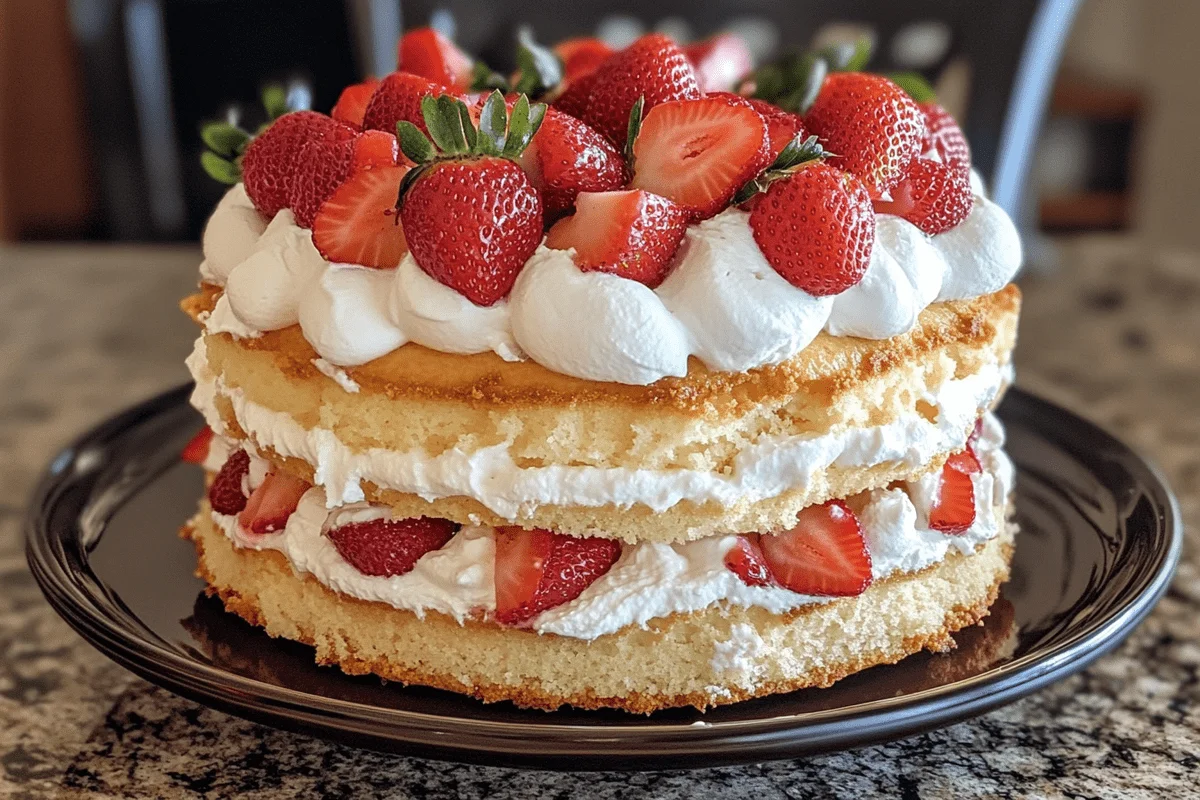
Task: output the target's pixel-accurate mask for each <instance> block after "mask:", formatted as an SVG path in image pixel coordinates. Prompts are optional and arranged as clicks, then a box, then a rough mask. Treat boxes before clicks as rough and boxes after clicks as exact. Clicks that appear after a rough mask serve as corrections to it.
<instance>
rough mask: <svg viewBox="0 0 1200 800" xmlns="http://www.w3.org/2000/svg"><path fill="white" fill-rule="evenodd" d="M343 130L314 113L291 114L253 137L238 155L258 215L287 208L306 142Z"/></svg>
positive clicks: (273, 214) (285, 115)
mask: <svg viewBox="0 0 1200 800" xmlns="http://www.w3.org/2000/svg"><path fill="white" fill-rule="evenodd" d="M343 131H351V132H352V129H350V128H349V127H348V126H346V125H343V124H342V123H340V122H338V121H337V120H335V119H333V118H332V117H327V116H325V115H324V114H318V113H317V112H316V111H293V112H292V113H290V114H284V115H283V116H281V117H280V118H279V119H277V120H275V121H274V122H272V123H271V126H270V127H269V128H267V129H266V130H265V131H263V132H262V133H261V134H259V135H258V136H256V137H255V138H254V140H253V141H251V142H250V144H249V145H248V146H247V147H246V154H245V155H244V156H242V182H243V184H245V187H246V194H247V195H248V196H249V197H250V201H251V202H252V203H254V207H255V208H256V209H258V213H260V214H262V215H263V216H264V217H266V218H267V219H271V218H272V217H274V216H275V215H276V214H277V213H279V210H280V209H282V208H286V207H287V204H288V193H289V191H290V190H291V186H292V183H293V181H294V180H295V178H296V172H297V167H298V166H299V164H300V149H301V147H302V146H303V145H304V144H305V143H306V142H309V141H312V140H314V139H315V140H323V139H325V138H326V137H329V136H332V137H339V138H340V137H341V136H342V135H343V133H342V132H343Z"/></svg>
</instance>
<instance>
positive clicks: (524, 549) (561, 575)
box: [495, 527, 621, 625]
mask: <svg viewBox="0 0 1200 800" xmlns="http://www.w3.org/2000/svg"><path fill="white" fill-rule="evenodd" d="M620 556H621V543H620V542H618V541H616V540H615V539H600V538H579V537H575V536H564V535H563V534H560V533H552V532H551V531H547V530H541V529H533V530H524V529H521V528H507V527H506V528H497V529H496V578H495V580H496V621H497V622H499V623H501V624H503V625H521V624H523V623H526V622H528V621H529V620H531V619H533V618H534V617H536V616H537V615H538V614H540V613H542V612H543V611H545V610H547V609H550V608H555V607H557V606H560V605H562V604H563V603H568V602H570V601H572V600H574V599H575V598H576V597H579V595H580V594H582V593H583V590H584V589H586V588H587V587H589V586H591V585H592V583H593V582H595V581H596V579H597V578H599V577H601V576H602V575H604V573H606V572H608V571H609V569H611V568H612V565H613V564H615V563H616V561H617V559H618V558H619V557H620Z"/></svg>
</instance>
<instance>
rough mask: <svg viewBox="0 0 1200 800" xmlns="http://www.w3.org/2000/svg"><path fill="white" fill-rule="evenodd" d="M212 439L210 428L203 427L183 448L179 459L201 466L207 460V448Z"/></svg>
mask: <svg viewBox="0 0 1200 800" xmlns="http://www.w3.org/2000/svg"><path fill="white" fill-rule="evenodd" d="M212 438H213V431H212V428H210V427H208V426H207V425H205V426H204V427H203V428H201V429H200V430H198V431H196V435H195V436H193V437H192V438H191V439H190V440H189V441H188V443H187V445H186V446H184V448H183V452H182V453H181V454H180V456H179V457H180V458H182V459H183V460H184V461H186V462H188V463H189V464H203V463H204V462H205V460H206V459H207V458H208V448H209V446H210V445H211V444H212Z"/></svg>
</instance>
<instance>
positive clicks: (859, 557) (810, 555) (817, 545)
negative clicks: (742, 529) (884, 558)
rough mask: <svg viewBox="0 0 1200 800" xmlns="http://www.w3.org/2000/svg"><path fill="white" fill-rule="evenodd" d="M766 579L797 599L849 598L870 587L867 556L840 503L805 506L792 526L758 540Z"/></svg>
mask: <svg viewBox="0 0 1200 800" xmlns="http://www.w3.org/2000/svg"><path fill="white" fill-rule="evenodd" d="M759 542H760V545H761V547H762V552H763V557H764V558H765V559H766V562H767V566H768V567H770V569H771V574H772V575H773V576H774V577H775V580H776V581H778V582H779V584H780V585H781V586H784V587H786V588H788V589H791V590H792V591H793V592H799V593H800V594H811V595H817V596H820V597H851V596H854V595H859V594H862V593H863V591H865V590H866V588H867V587H868V586H870V585H871V554H870V553H869V552H868V551H867V543H866V540H865V539H863V532H862V527H861V526H860V525H859V524H858V518H857V517H855V516H854V512H853V511H851V510H850V508H849V507H848V506H847V505H846V504H845V503H843V502H842V501H841V500H831V501H829V502H828V503H822V504H821V505H819V506H809V507H808V508H805V509H804V510H802V511H801V512H800V513H799V514H798V515H797V516H796V527H794V528H792V529H791V530H790V531H784V532H783V533H771V534H768V533H764V534H763V535H762V537H761V538H760V540H759Z"/></svg>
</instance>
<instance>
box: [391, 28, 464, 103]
mask: <svg viewBox="0 0 1200 800" xmlns="http://www.w3.org/2000/svg"><path fill="white" fill-rule="evenodd" d="M473 66H474V62H473V61H472V60H471V57H470V56H468V55H467V54H466V53H464V52H463V51H461V50H459V49H458V46H457V45H455V44H454V42H452V41H450V40H449V39H447V38H446V37H445V36H442V34H440V33H438V32H437V31H435V30H434V29H433V28H417V29H415V30H411V31H409V32H408V33H406V34H404V35H403V36H402V37H400V45H399V57H398V59H397V64H396V68H397V69H402V70H404V71H405V72H411V73H413V74H414V75H420V76H421V77H423V78H428V79H429V80H431V81H434V82H436V83H440V84H443V85H445V86H450V87H453V88H455V89H458V90H459V91H463V92H465V91H466V90H467V89H469V88H470V87H471V68H472V67H473Z"/></svg>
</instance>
